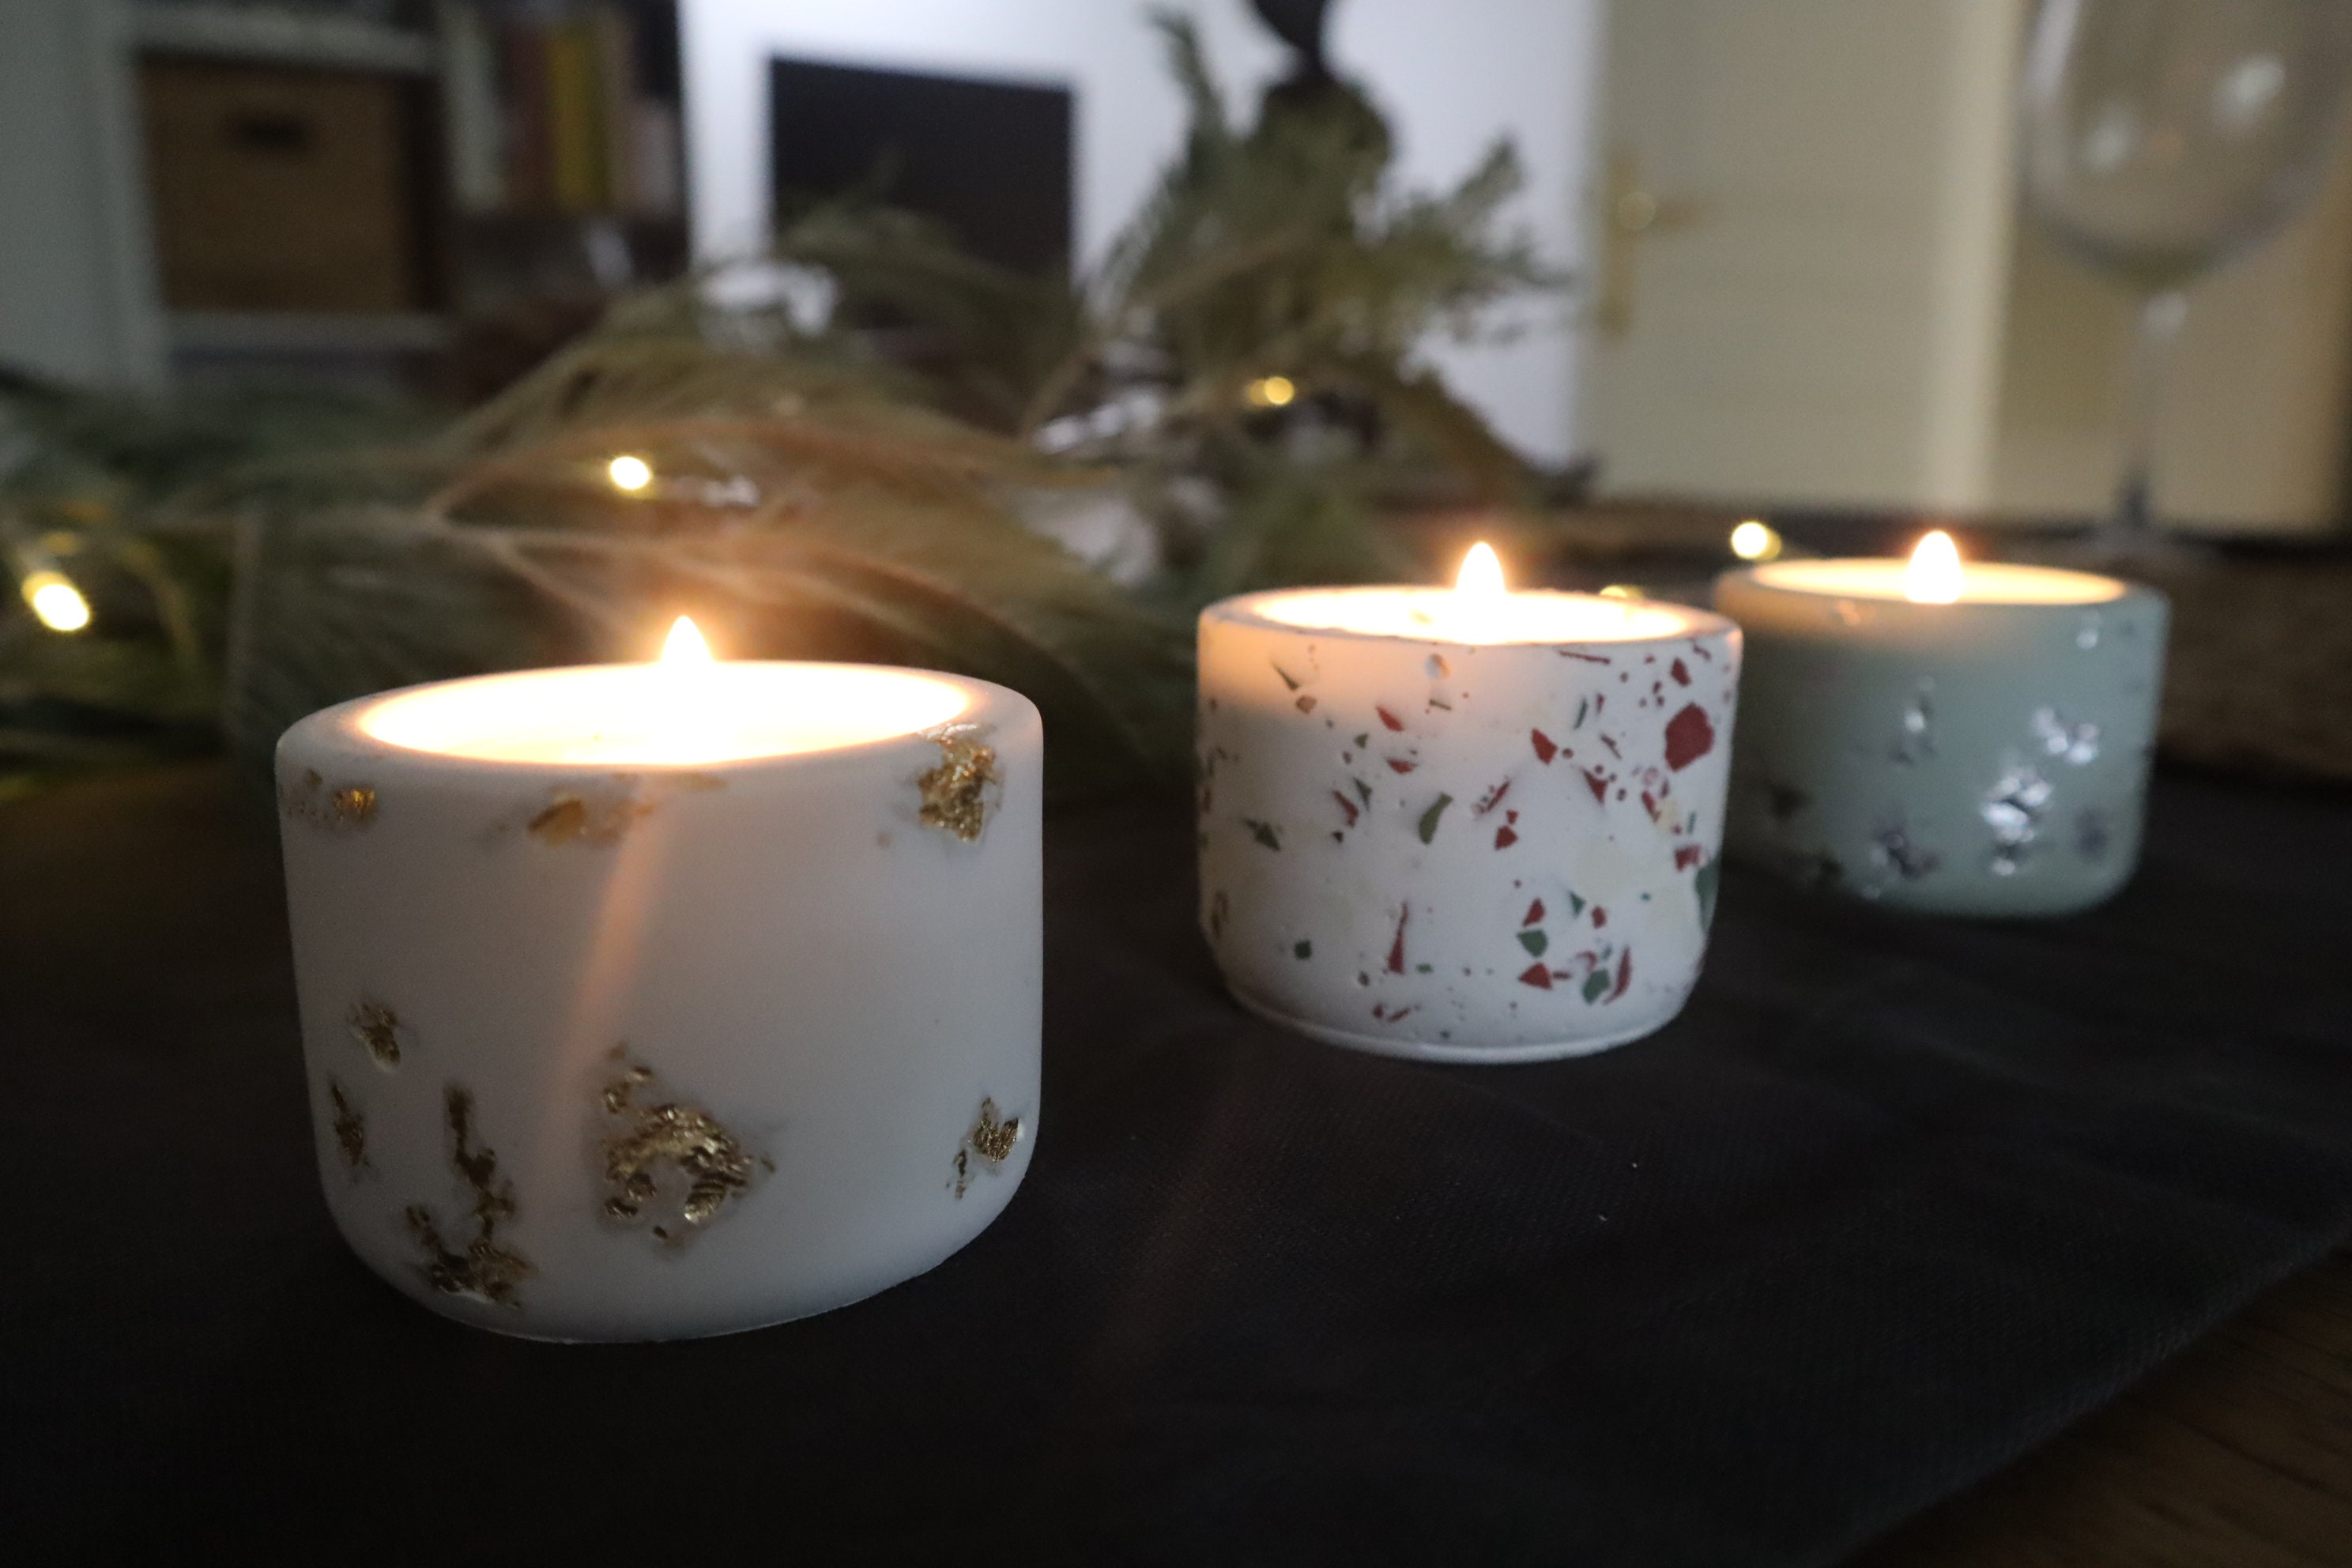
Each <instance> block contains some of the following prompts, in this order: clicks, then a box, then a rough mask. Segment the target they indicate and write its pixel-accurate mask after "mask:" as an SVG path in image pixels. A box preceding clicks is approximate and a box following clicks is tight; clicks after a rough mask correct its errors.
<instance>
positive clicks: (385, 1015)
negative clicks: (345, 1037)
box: [350, 1002, 403, 1072]
mask: <svg viewBox="0 0 2352 1568" xmlns="http://www.w3.org/2000/svg"><path fill="white" fill-rule="evenodd" d="M350 1023H351V1027H352V1038H353V1039H355V1040H357V1041H359V1043H360V1044H361V1045H363V1046H365V1047H367V1049H368V1055H370V1056H372V1057H373V1058H375V1065H376V1066H378V1067H380V1068H383V1070H384V1071H386V1072H390V1071H392V1069H393V1068H396V1067H398V1066H399V1065H400V1037H401V1034H402V1032H403V1031H402V1029H401V1026H400V1016H399V1015H398V1014H396V1013H394V1011H393V1010H392V1009H391V1008H389V1007H387V1006H385V1005H383V1003H381V1002H356V1003H353V1004H352V1012H351V1018H350Z"/></svg>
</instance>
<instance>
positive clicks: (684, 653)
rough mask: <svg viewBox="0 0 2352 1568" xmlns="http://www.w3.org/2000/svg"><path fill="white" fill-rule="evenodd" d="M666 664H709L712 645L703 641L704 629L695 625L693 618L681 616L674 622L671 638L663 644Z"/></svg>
mask: <svg viewBox="0 0 2352 1568" xmlns="http://www.w3.org/2000/svg"><path fill="white" fill-rule="evenodd" d="M661 661H662V662H663V663H664V664H709V663H710V662H711V657H710V645H709V643H707V642H705V641H703V640H702V628H701V627H699V626H696V625H695V624H694V617H693V616H678V618H677V620H676V621H674V622H672V623H671V625H670V628H669V638H668V640H667V641H666V642H664V643H663V644H662V651H661Z"/></svg>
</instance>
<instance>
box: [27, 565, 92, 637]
mask: <svg viewBox="0 0 2352 1568" xmlns="http://www.w3.org/2000/svg"><path fill="white" fill-rule="evenodd" d="M21 591H22V592H23V594H24V595H25V603H26V604H27V605H31V606H32V610H33V614H34V616H36V617H37V619H38V620H39V621H40V623H41V625H43V626H47V627H48V628H49V630H51V631H53V632H78V631H79V630H81V629H82V628H83V627H84V626H88V625H89V600H88V599H85V598H83V597H82V593H81V590H80V589H79V588H77V587H75V586H74V585H73V584H72V582H71V581H70V580H69V579H68V578H67V576H66V575H65V574H63V573H61V572H34V573H31V574H27V575H26V578H25V581H24V584H23V585H22V589H21Z"/></svg>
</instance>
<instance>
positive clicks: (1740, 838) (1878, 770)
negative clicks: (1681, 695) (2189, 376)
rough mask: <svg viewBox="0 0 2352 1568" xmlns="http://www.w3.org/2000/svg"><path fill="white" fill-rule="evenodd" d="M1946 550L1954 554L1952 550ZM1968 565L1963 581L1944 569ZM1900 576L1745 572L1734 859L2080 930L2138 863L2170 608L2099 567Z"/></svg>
mask: <svg viewBox="0 0 2352 1568" xmlns="http://www.w3.org/2000/svg"><path fill="white" fill-rule="evenodd" d="M1947 555H1948V552H1947ZM1952 570H1955V569H1954V568H1952V567H1950V566H1947V571H1952ZM1956 570H1957V572H1958V576H1957V578H1955V579H1950V580H1948V581H1947V582H1946V584H1944V587H1943V592H1945V593H1953V592H1957V593H1958V598H1957V599H1956V600H1955V601H1954V602H1948V603H1932V602H1929V603H1922V602H1915V601H1914V600H1913V599H1912V598H1910V597H1908V596H1906V577H1908V578H1911V579H1913V581H1912V586H1913V588H1914V590H1915V591H1916V587H1917V583H1916V569H1911V570H1908V571H1906V565H1905V563H1902V562H1899V561H1788V562H1777V563H1772V564H1769V565H1765V566H1759V567H1755V568H1752V569H1750V570H1748V571H1742V572H1733V573H1729V574H1726V575H1725V576H1723V577H1722V578H1721V579H1719V580H1718V581H1717V584H1716V591H1715V605H1716V608H1717V610H1719V611H1721V612H1722V613H1723V614H1724V615H1727V616H1730V617H1731V618H1732V619H1733V620H1735V621H1737V622H1738V623H1739V626H1740V629H1741V630H1742V632H1743V633H1744V634H1745V635H1746V638H1747V661H1746V668H1745V671H1744V673H1743V675H1742V676H1741V681H1740V695H1739V712H1740V733H1739V744H1738V751H1737V753H1736V754H1735V756H1734V758H1733V763H1732V776H1731V788H1730V799H1729V803H1728V808H1727V823H1726V829H1725V843H1726V848H1727V852H1728V853H1729V854H1730V855H1731V856H1732V857H1733V858H1736V859H1738V860H1741V861H1744V862H1747V863H1750V864H1754V865H1758V866H1761V867H1765V868H1769V869H1771V870H1773V871H1775V872H1778V873H1780V875H1782V876H1785V877H1788V878H1790V879H1794V880H1796V881H1799V882H1801V883H1803V884H1805V885H1807V886H1809V887H1813V888H1818V889H1823V890H1825V891H1830V892H1835V893H1840V894H1844V895H1848V896H1851V897H1854V898H1860V899H1865V900H1874V901H1876V902H1879V903H1883V904H1885V905H1887V906H1889V907H1892V908H1897V909H1905V910H1917V911H1920V912H1923V913H1930V914H1946V915H1972V916H2040V915H2064V914H2071V913H2074V912H2075V911H2077V910H2085V909H2088V908H2090V907H2092V906H2093V905H2095V904H2097V903H2100V902H2102V901H2103V900H2105V899H2107V898H2109V897H2110V896H2112V895H2113V894H2114V893H2115V892H2116V889H2119V888H2121V887H2122V886H2123V885H2124V883H2125V882H2126V880H2128V879H2129V878H2130V876H2131V873H2132V869H2133V868H2134V866H2135V865H2136V864H2137V860H2138V858H2139V845H2140V829H2141V820H2142V816H2143V815H2144V810H2145V803H2146V799H2147V775H2148V766H2149V762H2150V759H2151V757H2152V755H2153V753H2154V751H2155V744H2156V724H2157V703H2158V697H2159V695H2160V691H2161V688H2162V683H2163V670H2164V647H2165V631H2166V625H2167V620H2168V606H2167V604H2166V601H2165V598H2164V595H2161V594H2158V593H2157V592H2155V591H2154V590H2152V589H2148V588H2145V587H2139V586H2136V585H2133V584H2125V583H2121V582H2118V581H2116V580H2115V579H2112V578H2107V577H2100V576H2095V575H2092V574H2087V573H2078V572H2061V571H2055V570H2052V569H2048V568H2041V567H2028V566H1995V565H1985V564H1977V563H1971V564H1969V565H1967V566H1965V567H1959V568H1957V569H1956Z"/></svg>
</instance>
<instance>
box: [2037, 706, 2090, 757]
mask: <svg viewBox="0 0 2352 1568" xmlns="http://www.w3.org/2000/svg"><path fill="white" fill-rule="evenodd" d="M2033 732H2034V734H2036V735H2038V736H2040V737H2041V740H2042V751H2043V752H2046V753H2048V754H2049V755H2051V756H2053V757H2063V758H2065V759H2066V760H2067V761H2068V762H2070V763H2074V765H2075V766H2076V767H2078V768H2079V767H2081V766H2082V765H2083V764H2084V763H2089V762H2095V761H2096V760H2097V759H2098V755H2099V727H2098V726H2097V725H2096V724H2069V723H2067V722H2066V721H2065V719H2064V717H2063V715H2061V714H2060V713H2059V711H2058V710H2056V709H2055V708H2036V709H2035V710H2033Z"/></svg>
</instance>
